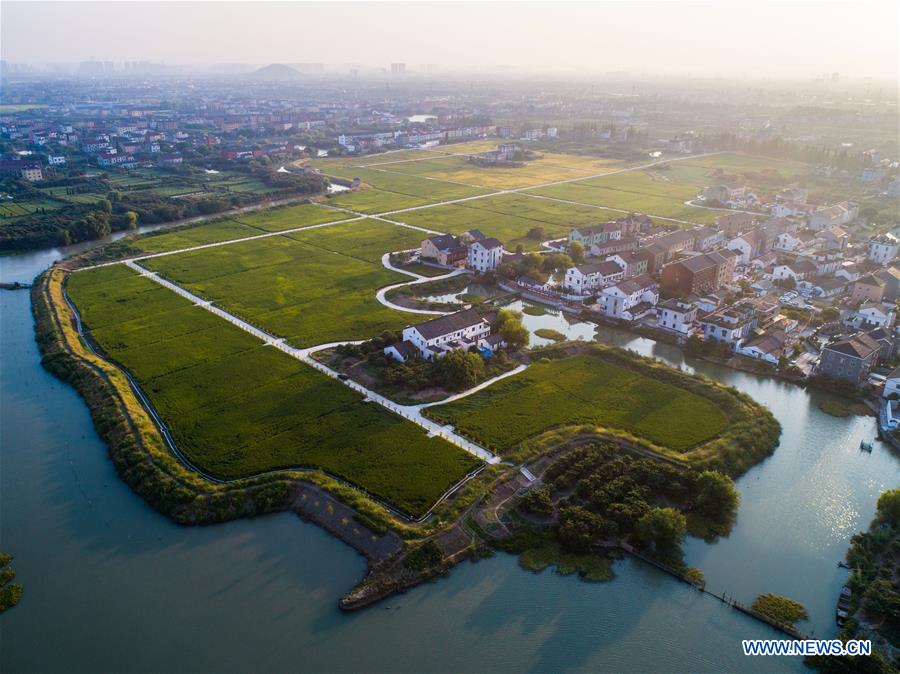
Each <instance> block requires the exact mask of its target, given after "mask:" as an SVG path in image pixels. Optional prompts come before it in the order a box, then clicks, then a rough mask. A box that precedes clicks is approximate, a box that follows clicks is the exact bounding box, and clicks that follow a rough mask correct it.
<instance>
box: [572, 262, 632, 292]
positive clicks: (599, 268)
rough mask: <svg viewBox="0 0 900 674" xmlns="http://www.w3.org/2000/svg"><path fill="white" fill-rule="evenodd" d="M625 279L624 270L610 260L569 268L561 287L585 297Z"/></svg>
mask: <svg viewBox="0 0 900 674" xmlns="http://www.w3.org/2000/svg"><path fill="white" fill-rule="evenodd" d="M624 278H625V269H624V268H623V267H620V266H619V265H618V264H616V263H615V262H613V261H612V260H604V261H603V262H590V263H588V264H582V265H578V266H577V267H569V268H568V269H567V270H566V275H565V278H564V280H563V285H565V287H566V288H568V289H569V290H571V291H573V292H576V293H579V294H582V295H587V294H588V293H591V292H593V291H595V290H599V289H600V288H605V287H606V286H608V285H611V284H613V283H615V282H616V281H621V280H622V279H624Z"/></svg>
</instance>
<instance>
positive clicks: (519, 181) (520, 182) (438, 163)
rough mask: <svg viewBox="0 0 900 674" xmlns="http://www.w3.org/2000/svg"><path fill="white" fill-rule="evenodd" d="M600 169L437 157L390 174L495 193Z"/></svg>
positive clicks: (397, 167)
mask: <svg viewBox="0 0 900 674" xmlns="http://www.w3.org/2000/svg"><path fill="white" fill-rule="evenodd" d="M603 170H604V169H602V168H597V169H590V168H570V167H566V166H557V165H552V164H542V163H541V160H538V161H529V162H526V163H525V165H524V166H522V167H520V168H500V167H496V168H483V167H479V166H476V165H474V164H471V163H469V162H468V161H466V159H465V158H464V157H438V158H436V159H433V160H430V161H414V162H405V163H401V164H392V165H391V171H396V172H398V173H408V174H411V175H420V176H428V177H430V178H435V179H437V180H449V181H454V182H460V183H464V184H466V185H474V186H477V187H487V188H491V189H497V190H502V189H518V188H523V187H530V186H533V185H541V184H543V183H549V182H554V181H558V180H572V179H576V178H581V177H587V176H591V175H594V174H596V173H602V172H603Z"/></svg>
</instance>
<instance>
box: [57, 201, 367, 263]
mask: <svg viewBox="0 0 900 674" xmlns="http://www.w3.org/2000/svg"><path fill="white" fill-rule="evenodd" d="M347 212H348V213H349V212H350V211H347ZM367 217H368V216H366V215H364V214H362V213H359V214H357V216H356V217H354V218H345V219H343V220H332V221H330V222H320V223H318V224H316V225H303V226H302V227H293V228H292V229H282V230H280V231H277V232H263V233H262V234H254V235H252V236H243V237H241V238H239V239H228V240H227V241H214V242H212V243H200V244H197V245H196V246H188V247H187V248H179V249H177V250H164V251H160V252H159V253H147V254H145V255H135V256H132V257H127V258H123V259H121V260H113V261H112V262H100V263H98V264H93V265H90V266H88V267H79V268H78V269H73V270H72V271H74V272H77V271H87V270H88V269H98V268H100V267H111V266H113V265H116V264H123V263H124V264H128V263H129V262H137V261H140V260H149V259H151V258H154V257H165V256H167V255H178V254H179V253H190V252H193V251H195V250H205V249H207V248H218V247H219V246H227V245H230V244H233V243H241V242H244V241H256V240H257V239H268V238H271V237H273V236H284V235H285V234H294V233H295V232H303V231H306V230H308V229H320V228H322V227H331V226H333V225H339V224H341V223H344V222H356V221H358V220H365V219H366V218H367ZM129 266H130V265H129Z"/></svg>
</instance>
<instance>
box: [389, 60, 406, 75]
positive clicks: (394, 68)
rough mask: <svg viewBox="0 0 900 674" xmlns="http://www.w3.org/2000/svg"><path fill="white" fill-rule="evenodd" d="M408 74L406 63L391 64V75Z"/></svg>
mask: <svg viewBox="0 0 900 674" xmlns="http://www.w3.org/2000/svg"><path fill="white" fill-rule="evenodd" d="M405 72H406V64H405V63H392V64H391V73H393V74H394V75H402V74H403V73H405Z"/></svg>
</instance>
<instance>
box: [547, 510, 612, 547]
mask: <svg viewBox="0 0 900 674" xmlns="http://www.w3.org/2000/svg"><path fill="white" fill-rule="evenodd" d="M617 533H618V528H617V527H616V525H615V523H614V522H609V521H608V520H604V519H603V518H602V517H600V516H599V515H595V514H594V513H592V512H591V511H590V510H586V509H585V508H582V507H581V506H573V507H570V508H564V509H562V510H561V511H560V513H559V541H560V543H562V544H563V547H565V548H568V549H569V550H574V551H576V552H587V551H588V550H590V548H591V546H592V545H593V544H594V541H596V540H598V539H601V538H611V537H613V536H615V535H616V534H617Z"/></svg>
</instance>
